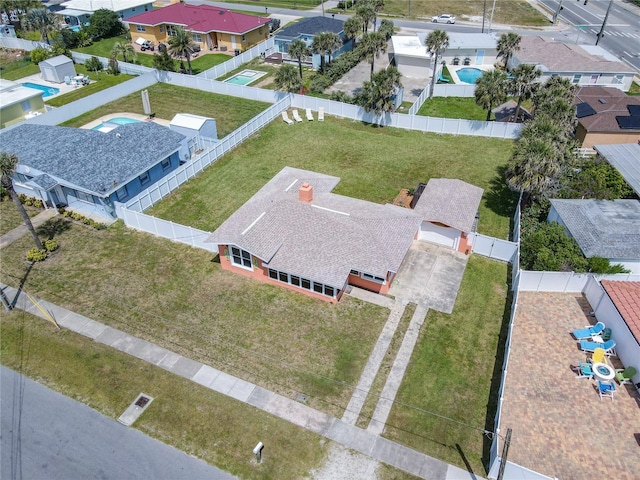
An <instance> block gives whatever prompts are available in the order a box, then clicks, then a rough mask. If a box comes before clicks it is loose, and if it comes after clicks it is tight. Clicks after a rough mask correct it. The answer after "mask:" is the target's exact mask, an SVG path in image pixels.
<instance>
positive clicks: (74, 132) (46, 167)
mask: <svg viewBox="0 0 640 480" xmlns="http://www.w3.org/2000/svg"><path fill="white" fill-rule="evenodd" d="M184 138H185V136H184V135H182V134H180V133H178V132H175V131H173V130H171V129H169V128H167V127H163V126H161V125H157V124H155V123H152V122H138V123H129V124H127V125H120V126H119V127H117V128H115V129H113V130H111V131H110V132H108V133H104V132H99V131H96V130H85V129H80V128H71V127H57V126H50V125H30V124H22V125H19V126H17V127H16V128H13V129H11V130H9V131H6V132H4V133H1V134H0V142H1V143H2V149H3V150H4V151H6V152H8V153H14V154H16V155H17V156H18V158H19V159H20V163H19V165H22V166H27V167H31V168H33V169H34V170H38V171H39V172H42V173H46V174H47V175H48V176H50V177H52V178H53V180H54V181H56V182H58V183H62V184H66V185H69V186H75V187H79V188H80V189H82V190H86V191H88V192H92V193H95V194H96V195H97V196H102V197H106V196H107V195H109V194H110V193H112V192H114V191H115V190H117V189H118V188H120V187H121V186H122V185H125V184H127V183H129V182H130V181H131V180H132V179H133V178H135V177H137V176H138V175H140V174H142V173H143V172H146V171H147V170H149V169H150V168H151V167H152V166H154V165H155V164H157V163H158V162H160V161H161V160H163V159H165V158H167V157H169V156H170V155H171V154H172V153H174V152H176V151H177V150H178V149H179V148H180V141H182V140H183V139H184ZM35 139H37V141H35Z"/></svg>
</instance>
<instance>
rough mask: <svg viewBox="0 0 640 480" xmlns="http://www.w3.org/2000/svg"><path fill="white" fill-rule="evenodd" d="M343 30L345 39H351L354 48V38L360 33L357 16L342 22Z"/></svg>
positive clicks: (360, 21) (360, 26)
mask: <svg viewBox="0 0 640 480" xmlns="http://www.w3.org/2000/svg"><path fill="white" fill-rule="evenodd" d="M343 30H344V35H345V37H347V38H348V39H353V46H354V47H355V45H356V38H357V37H358V35H360V32H361V31H362V20H361V19H360V18H359V17H358V16H357V15H354V16H352V17H349V18H348V19H347V20H345V22H344V27H343Z"/></svg>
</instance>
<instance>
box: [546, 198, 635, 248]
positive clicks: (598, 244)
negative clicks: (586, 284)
mask: <svg viewBox="0 0 640 480" xmlns="http://www.w3.org/2000/svg"><path fill="white" fill-rule="evenodd" d="M550 201H551V205H552V206H553V207H554V208H555V210H556V211H557V212H558V215H559V216H560V218H561V220H562V223H564V225H565V227H566V228H567V230H569V233H570V234H571V236H572V237H573V238H575V240H576V242H578V245H579V246H580V249H581V250H582V253H584V255H585V257H587V258H591V257H603V258H621V259H623V258H640V201H639V200H595V199H587V200H565V199H551V200H550Z"/></svg>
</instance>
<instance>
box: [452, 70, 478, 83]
mask: <svg viewBox="0 0 640 480" xmlns="http://www.w3.org/2000/svg"><path fill="white" fill-rule="evenodd" d="M456 73H457V74H458V78H459V79H460V80H461V81H463V82H464V83H471V84H473V83H476V80H477V79H478V78H480V77H481V76H482V70H480V69H479V68H470V67H465V68H461V69H460V70H458V71H457V72H456Z"/></svg>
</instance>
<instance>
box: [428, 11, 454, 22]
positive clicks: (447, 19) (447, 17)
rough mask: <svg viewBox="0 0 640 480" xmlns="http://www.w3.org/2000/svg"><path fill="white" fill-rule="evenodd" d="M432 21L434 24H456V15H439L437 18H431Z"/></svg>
mask: <svg viewBox="0 0 640 480" xmlns="http://www.w3.org/2000/svg"><path fill="white" fill-rule="evenodd" d="M431 21H432V22H433V23H456V17H455V16H454V15H449V14H448V13H444V14H442V15H438V16H437V17H431Z"/></svg>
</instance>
